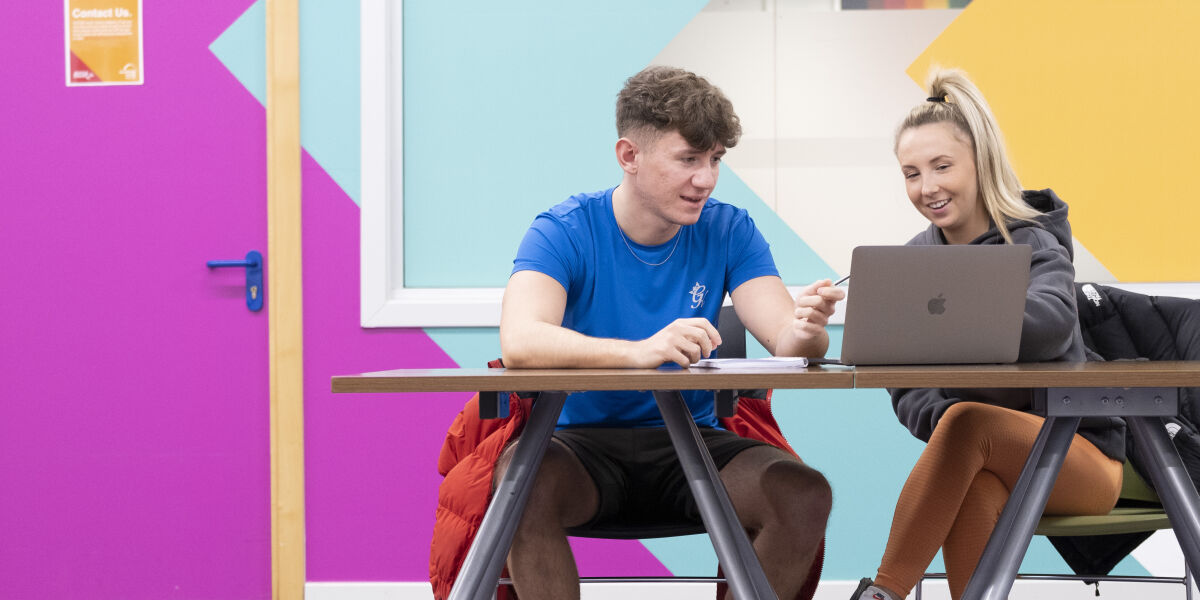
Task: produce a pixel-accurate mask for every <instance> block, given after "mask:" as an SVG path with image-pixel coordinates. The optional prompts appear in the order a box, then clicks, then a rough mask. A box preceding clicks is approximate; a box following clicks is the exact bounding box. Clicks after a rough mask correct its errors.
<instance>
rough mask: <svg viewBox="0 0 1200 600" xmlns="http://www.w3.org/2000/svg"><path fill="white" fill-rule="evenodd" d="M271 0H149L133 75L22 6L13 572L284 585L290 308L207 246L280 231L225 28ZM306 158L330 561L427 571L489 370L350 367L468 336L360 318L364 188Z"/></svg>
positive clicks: (43, 577) (241, 591) (587, 554)
mask: <svg viewBox="0 0 1200 600" xmlns="http://www.w3.org/2000/svg"><path fill="white" fill-rule="evenodd" d="M251 4H252V1H251V0H210V1H209V2H206V3H205V4H204V5H203V7H202V9H201V8H199V7H197V6H196V5H190V4H176V3H147V5H148V6H147V7H146V8H147V19H146V22H145V51H146V82H147V83H146V85H144V86H129V87H104V88H67V87H66V86H65V85H64V78H65V77H64V65H63V45H62V26H63V24H62V23H63V15H62V4H61V3H55V2H40V3H21V4H18V5H14V6H6V11H5V19H3V20H0V56H4V57H6V58H7V63H6V67H5V70H4V72H3V74H2V75H0V77H2V78H3V81H4V82H5V84H4V90H3V92H4V93H3V95H2V96H0V98H2V100H0V106H2V107H3V109H4V113H3V116H2V117H0V140H3V143H2V144H0V166H2V167H0V168H2V170H0V174H2V175H3V177H0V244H2V249H3V251H2V252H0V282H2V284H0V292H2V293H0V310H2V311H3V312H2V314H3V315H4V316H3V318H0V365H3V366H2V367H0V375H2V378H0V597H12V598H21V599H23V600H24V599H38V598H48V599H49V598H53V599H56V600H57V599H69V598H81V599H94V598H122V599H129V600H138V599H142V598H145V599H151V598H153V599H161V598H238V599H254V598H267V597H269V595H270V578H271V565H270V496H269V494H270V472H269V469H270V465H269V438H268V394H269V390H268V387H267V373H268V354H267V315H266V311H265V310H264V311H263V312H260V313H252V312H250V311H248V310H247V309H246V307H245V303H244V301H243V299H242V296H243V294H244V287H243V285H242V284H243V277H242V274H241V273H240V272H239V271H234V270H229V271H224V270H222V271H210V270H209V269H207V268H206V267H205V266H204V262H205V261H206V260H210V259H228V258H239V257H241V256H243V255H244V254H245V253H246V251H247V250H250V249H257V250H260V251H262V252H263V253H264V254H265V253H266V216H265V214H266V211H265V207H266V182H265V161H264V148H265V145H264V144H265V127H264V120H265V113H264V110H263V107H262V105H261V104H260V103H259V102H258V101H257V100H255V98H254V97H253V96H252V95H251V94H250V93H249V92H247V91H246V89H245V88H244V87H243V86H242V84H241V83H239V82H238V81H237V80H236V79H235V78H234V76H233V75H231V74H230V72H229V71H228V70H227V69H226V68H225V67H224V66H223V65H222V64H221V62H220V61H219V60H218V59H217V58H216V57H215V56H213V54H212V52H211V51H210V50H209V45H210V44H211V43H212V42H213V40H215V39H216V38H217V37H218V36H220V35H221V34H222V33H223V32H224V31H225V30H226V29H227V28H228V27H229V26H230V25H231V24H232V23H234V22H235V21H236V20H237V19H238V18H239V17H240V16H241V15H242V14H243V13H244V12H245V11H246V9H247V8H248V7H249V6H250V5H251ZM302 68H303V67H302ZM303 170H304V172H303V187H304V199H303V211H304V214H303V219H304V255H303V259H304V290H305V291H304V298H303V306H304V319H305V320H304V327H305V363H304V368H305V403H306V407H305V409H306V413H305V422H306V426H305V435H306V461H307V464H306V469H307V473H306V474H307V479H306V481H307V485H306V487H307V490H306V494H307V498H306V500H307V536H308V543H307V551H308V579H309V580H310V581H371V580H374V581H426V580H427V579H428V567H427V560H428V545H429V535H430V532H431V530H432V525H433V520H432V518H433V513H434V502H435V500H436V487H437V485H438V483H439V482H440V477H439V476H438V474H437V473H436V471H435V464H436V456H437V452H438V449H439V447H440V443H441V439H442V437H443V434H444V432H445V430H446V427H447V425H448V424H449V423H450V420H451V419H452V418H453V416H454V414H455V413H457V411H458V408H459V407H460V406H461V405H462V403H463V401H465V399H466V395H465V394H443V395H435V394H425V395H407V396H380V395H338V396H334V395H333V394H331V393H330V392H329V377H330V376H331V375H333V374H339V373H352V372H359V371H366V370H377V369H387V368H396V367H442V366H454V362H453V361H452V360H451V359H450V358H449V357H448V356H446V354H445V353H444V352H442V350H441V349H440V348H438V346H437V345H436V344H434V343H433V342H432V341H431V340H430V339H429V337H428V336H427V335H425V333H424V332H422V331H420V330H382V331H381V330H363V329H362V328H360V327H359V324H358V310H359V309H358V297H359V293H358V290H359V282H358V262H359V259H358V255H359V254H358V253H359V236H358V218H359V209H358V207H357V205H356V204H355V203H354V202H353V201H352V200H351V199H350V198H349V197H348V196H347V195H346V194H345V193H344V192H343V191H342V190H341V189H340V188H339V187H338V186H337V185H336V184H335V183H334V182H333V181H332V180H331V179H330V178H329V177H328V176H327V175H326V173H325V172H324V171H323V170H322V169H321V168H320V166H319V165H317V164H316V163H315V162H314V161H313V160H312V159H311V158H310V157H309V156H307V154H306V155H305V156H304V161H303ZM267 259H268V268H269V265H270V257H267ZM267 293H268V295H269V294H270V290H268V291H267ZM615 548H624V549H625V550H624V551H616V552H614V550H615ZM578 551H579V554H580V562H581V566H582V567H583V568H584V570H585V571H590V570H592V569H593V568H597V567H599V568H601V570H606V569H607V567H609V566H619V565H625V564H626V563H634V562H642V561H643V560H645V559H646V558H647V557H649V558H650V560H651V561H652V560H653V558H652V556H650V555H649V553H647V552H646V551H645V550H644V548H642V547H641V546H640V545H637V544H635V543H631V544H625V545H622V546H616V547H614V546H613V544H611V543H604V542H588V543H584V544H582V545H581V546H580V547H578Z"/></svg>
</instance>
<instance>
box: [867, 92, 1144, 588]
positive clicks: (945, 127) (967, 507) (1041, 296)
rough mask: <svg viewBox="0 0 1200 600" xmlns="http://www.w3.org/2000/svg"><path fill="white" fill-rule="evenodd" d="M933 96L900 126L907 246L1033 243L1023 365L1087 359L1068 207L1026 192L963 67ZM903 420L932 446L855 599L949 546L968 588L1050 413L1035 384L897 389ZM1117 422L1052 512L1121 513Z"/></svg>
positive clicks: (918, 571)
mask: <svg viewBox="0 0 1200 600" xmlns="http://www.w3.org/2000/svg"><path fill="white" fill-rule="evenodd" d="M928 89H929V98H928V99H927V100H926V101H925V102H923V103H921V104H920V105H918V106H916V107H915V108H913V109H912V111H911V112H910V113H909V115H908V117H907V118H906V119H905V120H904V122H903V123H902V124H901V125H900V127H899V129H898V130H897V133H896V145H895V153H896V158H897V159H898V160H899V162H900V170H901V172H902V173H903V175H904V183H905V187H906V188H907V191H908V198H909V200H911V201H912V203H913V206H914V207H915V208H916V209H917V211H918V212H920V213H921V214H922V215H923V216H924V217H925V218H926V219H929V222H930V225H929V228H928V229H926V230H925V231H923V232H921V233H920V234H918V235H917V236H916V237H914V238H913V239H912V240H910V241H909V242H908V243H909V244H915V245H938V244H1028V245H1030V246H1032V247H1033V259H1032V263H1031V264H1030V281H1029V289H1028V291H1027V293H1026V299H1025V318H1024V324H1023V328H1022V330H1021V351H1020V357H1019V359H1018V360H1019V361H1022V362H1035V361H1058V360H1063V361H1082V360H1084V359H1085V355H1084V352H1085V350H1084V345H1083V338H1082V337H1081V335H1080V331H1079V322H1078V316H1077V314H1076V308H1075V290H1074V287H1073V285H1074V278H1075V270H1074V267H1073V266H1072V264H1071V259H1072V252H1073V250H1072V244H1071V226H1070V224H1069V223H1068V222H1067V205H1066V204H1065V203H1064V202H1063V201H1062V200H1060V199H1059V198H1058V196H1057V195H1055V193H1054V192H1053V191H1051V190H1048V189H1047V190H1040V191H1030V190H1025V191H1022V189H1021V186H1020V183H1019V182H1018V181H1017V176H1016V174H1015V173H1014V172H1013V169H1012V166H1011V165H1010V164H1009V162H1008V157H1007V155H1006V152H1005V149H1004V142H1003V139H1002V138H1001V135H1000V130H999V128H998V127H997V125H996V121H995V118H994V117H993V116H992V112H991V109H990V108H989V107H988V104H987V102H986V101H985V100H984V98H983V96H982V94H980V92H979V90H978V89H977V88H976V87H975V85H974V84H972V83H971V81H970V80H968V79H967V78H966V76H965V75H963V74H962V73H961V72H959V71H955V70H941V69H935V70H934V72H933V73H931V75H930V78H929V84H928ZM890 391H891V395H892V406H893V407H894V408H895V411H896V415H897V416H898V417H899V418H900V421H901V422H902V423H903V424H904V425H905V426H907V427H908V429H909V431H911V432H912V434H913V435H914V436H916V437H917V438H919V439H921V440H923V441H925V442H927V446H926V447H925V450H924V451H923V452H922V453H921V457H920V458H919V459H918V460H917V464H916V465H915V466H914V467H913V470H912V472H911V473H910V474H909V476H908V480H907V481H906V482H905V484H904V488H903V490H902V491H901V492H900V498H899V500H898V502H897V504H896V513H895V516H894V517H893V520H892V531H891V534H890V536H889V538H888V543H887V548H886V550H885V551H884V555H883V560H882V562H881V564H880V566H879V570H878V572H877V573H876V575H875V578H874V579H873V580H872V579H863V580H862V582H861V583H860V584H859V586H858V589H857V590H856V591H855V592H854V595H853V596H852V599H853V600H900V599H901V598H904V597H905V596H907V595H908V593H909V591H910V590H911V589H912V588H913V586H915V585H916V583H917V581H918V580H919V578H920V577H921V575H922V573H924V571H925V569H926V568H927V567H928V566H929V563H930V561H932V560H933V557H934V555H935V554H937V551H938V549H939V548H943V549H944V552H943V557H944V559H945V563H946V573H947V575H948V578H949V584H950V594H951V596H952V597H953V598H959V597H960V596H961V595H962V592H963V590H964V589H965V588H966V585H967V581H968V580H969V579H970V577H971V573H973V572H974V570H975V566H976V564H977V563H978V562H979V557H980V555H981V554H982V553H983V548H984V546H985V545H986V543H987V539H988V536H989V535H991V532H992V529H993V527H995V524H996V521H997V519H998V518H999V515H1000V511H1001V509H1002V508H1003V507H1004V503H1005V502H1006V501H1007V500H1008V493H1009V490H1010V489H1011V488H1012V487H1013V486H1014V485H1015V483H1016V480H1017V476H1018V474H1019V473H1020V471H1021V467H1022V466H1023V464H1024V461H1025V457H1026V456H1027V455H1028V453H1029V449H1030V448H1031V447H1032V446H1033V442H1034V439H1035V438H1036V437H1037V433H1038V430H1039V428H1040V427H1041V425H1042V418H1041V417H1039V416H1036V415H1034V414H1031V413H1030V410H1031V400H1032V391H1031V390H1027V389H986V390H984V389H894V390H890ZM1124 432H1125V431H1124V425H1123V423H1121V422H1120V421H1119V420H1116V419H1108V418H1099V419H1084V420H1083V422H1082V423H1081V424H1080V428H1079V432H1078V433H1077V434H1076V435H1075V438H1074V440H1073V441H1072V443H1071V448H1070V450H1069V451H1068V453H1067V457H1066V460H1065V461H1064V463H1063V467H1062V472H1061V474H1060V475H1059V476H1058V480H1057V482H1056V483H1055V486H1054V489H1053V491H1052V492H1051V494H1050V499H1049V501H1048V503H1047V505H1046V512H1047V513H1050V514H1068V515H1091V514H1103V513H1106V512H1108V511H1109V510H1111V509H1112V507H1113V505H1114V504H1115V503H1116V500H1117V494H1118V492H1119V491H1120V488H1121V464H1122V462H1124V459H1125V443H1124Z"/></svg>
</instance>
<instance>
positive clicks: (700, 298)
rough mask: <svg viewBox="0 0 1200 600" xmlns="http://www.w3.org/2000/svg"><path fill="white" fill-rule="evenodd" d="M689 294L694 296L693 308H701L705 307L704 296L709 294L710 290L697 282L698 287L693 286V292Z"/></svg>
mask: <svg viewBox="0 0 1200 600" xmlns="http://www.w3.org/2000/svg"><path fill="white" fill-rule="evenodd" d="M689 293H690V294H691V295H692V308H700V307H701V306H704V295H705V294H707V293H708V288H706V287H704V285H703V284H701V283H700V282H699V281H697V282H696V285H693V286H692V291H691V292H689Z"/></svg>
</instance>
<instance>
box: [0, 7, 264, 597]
mask: <svg viewBox="0 0 1200 600" xmlns="http://www.w3.org/2000/svg"><path fill="white" fill-rule="evenodd" d="M147 4H149V5H150V6H149V7H148V8H149V9H150V10H149V11H148V12H151V13H152V17H151V18H150V19H149V20H147V22H146V24H145V43H146V56H147V67H148V68H147V75H148V76H147V83H146V85H144V86H136V87H107V88H88V89H83V88H71V89H68V88H67V87H65V85H64V79H65V77H64V65H63V62H64V61H63V38H62V36H63V33H62V32H63V5H62V3H61V2H23V3H8V4H6V5H5V9H4V12H5V16H4V19H0V56H4V57H5V67H4V71H3V75H2V76H0V77H2V78H3V81H4V84H3V85H4V88H3V94H2V95H0V106H2V107H3V116H2V117H0V140H3V141H2V143H0V173H2V174H3V176H2V177H0V244H2V246H3V251H2V252H0V281H2V284H0V291H2V293H0V313H2V314H3V318H0V365H2V366H0V374H2V378H0V596H3V597H6V598H20V599H36V598H54V599H65V598H87V599H95V598H122V599H139V598H147V599H149V598H155V599H161V598H266V597H268V596H269V593H270V573H271V571H270V562H269V554H268V549H269V543H270V513H269V482H270V478H269V476H270V475H269V463H268V437H267V422H268V414H267V378H266V372H267V340H266V332H267V320H266V314H265V312H264V313H251V312H249V311H248V310H247V309H246V306H245V303H244V301H243V300H242V299H241V295H242V294H243V286H242V283H241V279H242V276H241V274H240V273H235V272H209V271H208V269H206V268H205V266H204V262H205V261H206V260H208V259H214V258H237V257H241V256H244V254H245V253H246V251H247V250H249V249H251V248H257V249H259V250H263V251H265V250H266V247H265V246H266V220H265V201H264V197H265V192H264V190H265V176H264V154H263V140H264V136H265V133H264V119H263V111H262V108H261V106H259V104H258V103H257V102H256V101H255V100H254V99H253V98H252V97H249V96H247V95H246V94H245V92H244V91H243V89H242V87H241V86H240V85H239V84H238V83H237V81H236V80H235V79H234V78H233V77H232V76H231V75H230V74H229V73H228V72H227V71H226V70H225V69H224V68H223V67H222V66H221V64H220V63H219V62H218V61H216V60H215V59H214V58H213V57H212V55H211V54H210V53H209V51H208V49H207V46H208V44H209V43H210V42H211V41H212V40H213V39H214V38H215V37H216V36H217V35H219V34H220V33H221V32H222V31H223V30H224V29H225V28H226V27H227V26H228V25H229V23H230V22H231V21H232V20H233V19H235V18H236V17H237V15H238V14H240V12H241V11H242V10H243V9H244V8H245V6H246V3H245V1H244V0H212V1H210V2H206V3H205V4H204V5H203V7H198V6H196V5H193V4H175V3H147Z"/></svg>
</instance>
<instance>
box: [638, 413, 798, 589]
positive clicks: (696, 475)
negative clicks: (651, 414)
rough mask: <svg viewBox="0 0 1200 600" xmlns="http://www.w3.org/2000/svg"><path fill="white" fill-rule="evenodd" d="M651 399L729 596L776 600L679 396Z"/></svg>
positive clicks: (696, 429)
mask: <svg viewBox="0 0 1200 600" xmlns="http://www.w3.org/2000/svg"><path fill="white" fill-rule="evenodd" d="M654 399H655V401H657V402H658V409H659V411H661V412H662V417H663V421H664V422H665V423H666V425H667V433H668V434H669V435H670V436H671V445H672V446H674V447H675V452H676V453H677V454H678V455H679V462H680V464H681V465H682V466H683V473H684V476H685V477H687V480H688V486H689V487H691V489H692V494H693V495H694V496H695V498H696V506H697V507H698V508H699V509H700V519H701V520H702V521H703V522H704V527H705V528H706V529H708V536H709V539H710V540H711V541H712V545H713V548H714V549H715V550H716V552H717V559H718V560H720V562H721V566H722V568H724V569H725V572H726V579H727V580H728V582H729V587H730V589H731V590H732V591H733V597H734V598H738V599H739V600H749V599H752V598H765V599H770V600H777V598H778V597H777V596H776V595H775V591H774V590H772V589H771V585H770V583H768V582H767V575H766V573H764V572H763V570H762V565H761V564H760V563H759V562H758V556H757V555H756V554H755V553H754V547H753V546H752V545H751V544H750V539H749V538H748V537H746V530H745V529H743V528H742V525H741V523H740V522H739V521H738V518H737V513H735V512H734V510H733V503H731V502H730V501H729V494H728V493H727V492H726V491H725V486H724V485H723V484H722V483H721V478H720V475H719V474H718V472H717V467H716V465H715V464H713V461H712V456H710V455H709V453H708V449H707V448H706V447H705V445H704V440H703V438H701V437H700V430H699V429H698V428H697V427H696V422H695V421H694V420H693V419H692V415H691V413H690V412H689V411H688V408H687V404H686V403H685V402H684V401H683V396H682V395H681V394H680V393H679V392H654Z"/></svg>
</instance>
